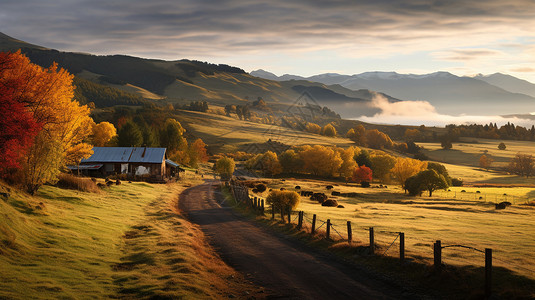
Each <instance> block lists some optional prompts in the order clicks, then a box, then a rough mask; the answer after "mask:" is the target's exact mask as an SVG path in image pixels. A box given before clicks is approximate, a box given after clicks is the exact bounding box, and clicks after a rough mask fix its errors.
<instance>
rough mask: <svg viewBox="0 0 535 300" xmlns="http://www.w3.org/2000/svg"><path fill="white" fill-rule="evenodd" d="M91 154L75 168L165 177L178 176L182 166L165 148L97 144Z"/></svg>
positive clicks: (97, 172)
mask: <svg viewBox="0 0 535 300" xmlns="http://www.w3.org/2000/svg"><path fill="white" fill-rule="evenodd" d="M93 152H94V153H93V155H91V157H89V158H86V159H82V161H81V162H80V165H79V166H69V169H71V170H72V171H78V172H80V173H83V174H86V175H90V176H108V175H119V174H126V177H128V178H147V179H153V180H163V179H164V178H166V177H174V176H178V175H179V172H181V171H183V170H182V168H181V167H180V166H179V165H178V164H177V163H175V162H173V161H171V160H169V159H166V157H165V154H166V148H150V147H94V148H93Z"/></svg>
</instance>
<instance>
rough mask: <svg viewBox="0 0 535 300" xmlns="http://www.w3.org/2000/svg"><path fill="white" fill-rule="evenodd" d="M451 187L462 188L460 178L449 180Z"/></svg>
mask: <svg viewBox="0 0 535 300" xmlns="http://www.w3.org/2000/svg"><path fill="white" fill-rule="evenodd" d="M451 185H452V186H463V180H462V179H461V178H452V179H451Z"/></svg>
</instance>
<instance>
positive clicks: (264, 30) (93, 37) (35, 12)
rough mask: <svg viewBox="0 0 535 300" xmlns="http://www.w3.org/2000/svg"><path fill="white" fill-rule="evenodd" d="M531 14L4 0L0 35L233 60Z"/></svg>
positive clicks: (487, 5)
mask: <svg viewBox="0 0 535 300" xmlns="http://www.w3.org/2000/svg"><path fill="white" fill-rule="evenodd" d="M533 7H534V2H533V1H502V0H490V1H484V2H481V1H461V0H455V1H419V0H412V1H394V0H390V1H387V0H378V1H377V0H375V1H370V0H368V1H353V0H336V1H320V0H312V1H305V0H296V1H291V2H289V1H283V0H272V1H267V0H265V1H238V0H224V1H216V0H208V1H194V0H190V1H172V0H153V1H145V0H143V1H141V0H122V1H103V0H92V1H90V0H78V1H74V0H69V1H68V0H59V1H51V2H49V1H41V0H33V1H32V0H17V1H13V0H5V1H2V4H0V11H3V13H2V14H1V15H0V16H1V17H0V26H1V27H0V28H2V30H5V33H7V34H9V35H13V36H14V37H17V38H21V39H26V40H28V41H29V42H32V43H35V44H42V45H44V46H49V47H57V48H61V49H67V50H79V51H82V50H83V51H86V50H87V51H88V50H91V51H95V50H97V52H100V53H102V52H107V51H112V52H118V51H127V52H130V53H131V52H138V53H146V52H147V49H145V48H144V49H141V48H140V47H143V45H147V44H153V45H158V47H163V48H167V49H158V52H159V53H167V52H171V53H173V52H176V51H177V50H185V49H190V48H191V49H195V48H198V49H200V48H210V49H214V48H217V49H225V50H226V51H230V52H232V51H234V50H239V51H248V50H257V48H258V47H271V48H273V49H281V48H282V49H284V48H291V47H292V46H293V45H295V44H297V45H303V46H307V45H308V46H310V47H313V46H315V45H317V44H328V43H331V44H333V45H336V44H339V43H343V42H346V41H348V40H350V41H352V42H354V43H361V42H364V41H362V40H360V39H361V38H363V39H369V41H368V42H369V43H373V40H374V39H376V40H383V41H385V40H386V41H396V40H398V41H403V40H411V39H418V38H421V39H422V38H431V37H432V34H433V32H437V31H439V30H444V29H447V30H457V31H459V32H462V31H463V30H465V29H469V28H471V27H473V26H474V24H475V23H477V24H478V26H484V25H485V24H496V23H504V24H508V23H511V24H515V23H517V22H518V23H521V22H522V21H523V20H527V19H530V18H531V19H535V18H534V17H535V10H534V9H533ZM482 24H483V25H482ZM409 31H410V32H411V33H404V32H409ZM413 31H417V32H416V33H412V32H413ZM66 44H70V46H67V47H65V46H66ZM216 45H217V46H218V47H215V46H216ZM86 47H89V48H90V49H87V48H86ZM145 47H146V46H145ZM98 49H100V50H98ZM188 51H189V50H188ZM200 51H202V52H206V51H208V50H200ZM181 52H182V53H186V51H181Z"/></svg>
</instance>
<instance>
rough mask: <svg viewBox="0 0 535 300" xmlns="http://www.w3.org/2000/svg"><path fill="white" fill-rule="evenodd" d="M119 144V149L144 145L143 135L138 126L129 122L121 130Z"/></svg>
mask: <svg viewBox="0 0 535 300" xmlns="http://www.w3.org/2000/svg"><path fill="white" fill-rule="evenodd" d="M117 143H118V146H119V147H140V146H141V145H142V144H143V135H142V133H141V131H140V130H139V128H138V127H137V125H136V124H134V123H133V122H132V121H127V122H126V123H125V124H124V125H123V126H122V127H121V129H119V132H118V139H117Z"/></svg>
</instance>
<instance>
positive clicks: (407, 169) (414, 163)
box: [391, 157, 427, 189]
mask: <svg viewBox="0 0 535 300" xmlns="http://www.w3.org/2000/svg"><path fill="white" fill-rule="evenodd" d="M426 169H427V162H425V161H420V160H417V159H412V158H408V157H398V158H397V160H396V164H395V165H394V168H392V170H391V172H392V175H394V177H395V179H396V181H397V182H398V183H399V184H400V185H401V187H402V188H403V189H405V181H406V180H407V179H408V178H409V177H411V176H414V175H416V174H418V173H419V172H421V171H424V170H426Z"/></svg>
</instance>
